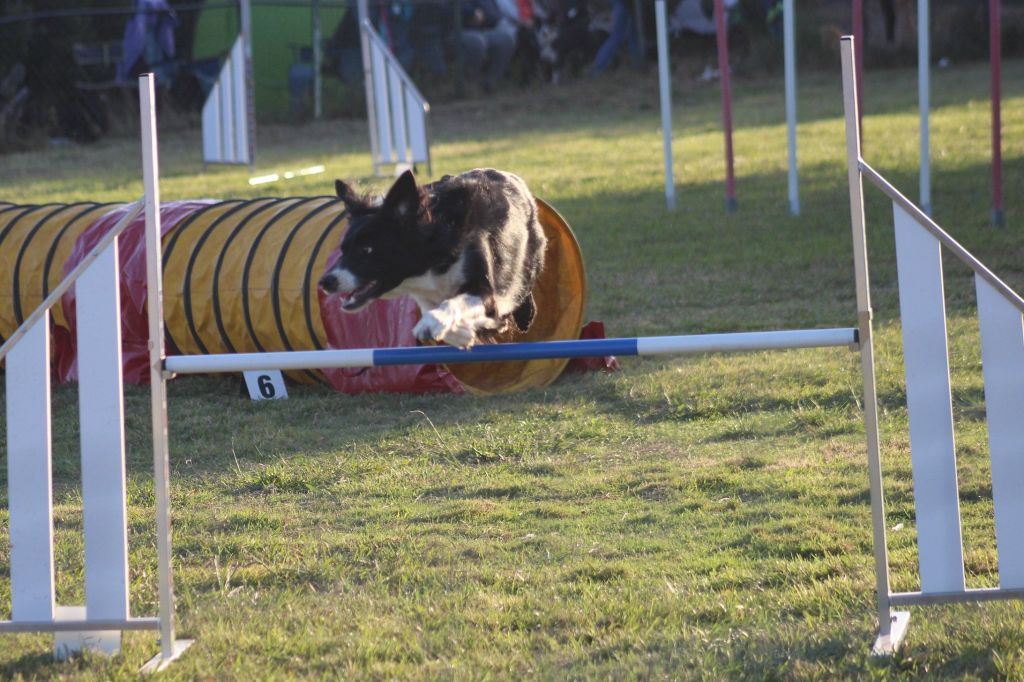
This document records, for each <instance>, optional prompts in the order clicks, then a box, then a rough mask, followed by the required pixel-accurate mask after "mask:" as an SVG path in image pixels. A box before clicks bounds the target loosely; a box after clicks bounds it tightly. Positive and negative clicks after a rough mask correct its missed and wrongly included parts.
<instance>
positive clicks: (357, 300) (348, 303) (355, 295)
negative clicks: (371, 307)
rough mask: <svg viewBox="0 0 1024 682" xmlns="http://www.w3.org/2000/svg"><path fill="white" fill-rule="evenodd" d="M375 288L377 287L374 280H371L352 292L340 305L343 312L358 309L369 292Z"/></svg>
mask: <svg viewBox="0 0 1024 682" xmlns="http://www.w3.org/2000/svg"><path fill="white" fill-rule="evenodd" d="M375 286H377V282H376V280H371V281H369V282H367V283H366V284H364V285H363V286H361V287H358V288H357V289H355V290H353V291H352V293H350V294H349V295H348V298H347V299H345V302H344V303H342V304H341V307H342V308H343V309H345V310H355V309H356V308H359V307H360V306H362V305H363V303H365V302H366V299H367V298H368V295H369V293H370V290H371V289H373V288H374V287H375Z"/></svg>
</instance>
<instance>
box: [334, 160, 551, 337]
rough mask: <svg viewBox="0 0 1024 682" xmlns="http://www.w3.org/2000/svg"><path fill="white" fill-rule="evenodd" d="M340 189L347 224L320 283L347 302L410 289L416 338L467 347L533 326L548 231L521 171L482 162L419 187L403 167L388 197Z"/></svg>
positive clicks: (349, 305)
mask: <svg viewBox="0 0 1024 682" xmlns="http://www.w3.org/2000/svg"><path fill="white" fill-rule="evenodd" d="M335 189H336V190H337V193H338V197H339V198H340V199H341V200H342V201H343V202H344V203H345V207H346V208H347V209H348V211H349V222H348V229H347V230H346V231H345V235H344V236H343V237H342V240H341V257H340V258H339V259H338V260H337V261H336V262H335V263H334V264H333V265H332V266H331V267H330V268H329V269H328V270H327V272H326V273H325V274H324V276H323V277H322V278H321V279H320V288H321V289H323V290H324V291H325V292H327V293H337V292H343V293H344V292H347V293H348V298H347V299H346V300H345V302H344V303H343V304H342V306H341V307H342V310H345V311H349V312H353V311H356V310H359V309H361V308H362V307H364V306H365V305H366V304H368V303H370V302H371V301H373V300H374V299H377V298H384V299H389V298H397V297H399V296H411V297H412V298H413V299H414V300H415V301H416V303H417V304H418V305H419V307H420V312H421V313H422V318H421V319H420V321H419V322H418V323H417V324H416V326H415V327H414V328H413V334H414V335H415V336H416V338H417V339H419V340H421V341H437V342H443V343H447V344H450V345H452V346H459V347H461V348H469V347H470V346H472V345H473V344H475V343H477V342H480V341H488V340H492V339H493V338H494V337H495V336H497V335H498V334H500V333H502V332H504V331H507V330H509V329H518V330H519V331H522V332H525V331H526V330H527V329H529V327H530V324H531V323H532V322H533V318H534V315H535V314H536V307H535V304H534V299H533V287H534V284H536V282H537V276H538V274H539V273H540V271H541V269H542V268H543V267H544V249H545V247H546V245H547V239H546V238H545V236H544V231H543V229H542V228H541V225H540V223H539V222H538V220H537V203H536V200H535V199H534V197H533V194H532V193H531V192H530V190H529V189H528V188H527V186H526V183H525V182H523V180H522V179H521V178H520V177H518V176H516V175H513V174H512V173H505V172H503V171H498V170H494V169H491V168H484V169H476V170H471V171H468V172H466V173H463V174H462V175H457V176H448V175H446V176H444V177H443V178H441V179H440V180H438V181H437V182H434V183H431V184H429V185H423V186H418V185H417V184H416V179H415V178H414V177H413V174H412V172H411V171H406V172H404V173H403V174H402V175H401V176H400V177H399V178H398V179H397V180H396V181H395V184H394V185H392V187H391V189H389V190H388V192H387V194H386V195H384V196H383V197H374V196H369V195H364V194H359V193H357V192H356V191H355V190H353V189H352V187H350V186H349V185H347V184H345V183H344V182H342V181H341V180H338V181H336V182H335Z"/></svg>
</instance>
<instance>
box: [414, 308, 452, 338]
mask: <svg viewBox="0 0 1024 682" xmlns="http://www.w3.org/2000/svg"><path fill="white" fill-rule="evenodd" d="M450 325H451V320H450V319H448V318H447V316H445V315H444V313H443V312H441V311H440V310H428V311H427V312H425V313H423V317H421V318H420V321H419V322H417V323H416V326H415V327H413V328H412V334H413V336H415V337H416V338H417V339H418V340H420V341H444V336H445V333H446V332H447V331H448V327H449V326H450Z"/></svg>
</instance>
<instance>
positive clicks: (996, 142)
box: [988, 0, 1005, 227]
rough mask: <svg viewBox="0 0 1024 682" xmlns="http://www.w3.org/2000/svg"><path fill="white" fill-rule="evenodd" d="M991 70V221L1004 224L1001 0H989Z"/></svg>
mask: <svg viewBox="0 0 1024 682" xmlns="http://www.w3.org/2000/svg"><path fill="white" fill-rule="evenodd" d="M988 38H989V41H988V50H989V70H990V72H991V79H992V224H993V225H994V226H996V227H1002V226H1003V224H1004V222H1005V217H1004V215H1003V144H1002V135H1003V130H1002V127H1003V126H1002V115H1001V109H1002V101H1001V100H1002V87H1001V84H1000V81H1001V80H1002V30H1001V21H1000V2H999V0H989V2H988Z"/></svg>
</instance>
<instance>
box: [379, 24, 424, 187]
mask: <svg viewBox="0 0 1024 682" xmlns="http://www.w3.org/2000/svg"><path fill="white" fill-rule="evenodd" d="M363 35H364V36H365V38H366V42H367V44H368V46H369V52H370V68H369V74H368V78H369V79H370V83H369V85H368V88H367V89H368V91H369V92H371V93H372V96H373V106H372V107H371V106H369V103H368V105H367V110H368V112H369V116H370V126H371V129H372V130H373V132H374V135H371V140H373V141H374V143H375V145H376V148H375V149H374V150H373V166H374V172H377V169H378V167H379V166H381V165H385V164H408V165H413V164H417V163H424V164H426V166H427V173H428V174H429V173H430V172H431V169H430V137H429V135H428V132H427V114H428V113H429V112H430V105H429V104H428V103H427V101H426V100H425V99H424V98H423V95H422V94H420V91H419V90H418V89H417V88H416V85H415V84H414V83H413V82H412V79H411V78H409V74H407V73H406V72H405V70H404V69H403V68H402V65H401V64H400V63H399V61H398V60H397V59H396V58H395V56H394V55H393V54H391V51H390V50H389V49H388V46H387V44H386V43H385V42H384V41H383V40H382V39H381V37H380V36H379V35H378V34H377V32H376V31H375V30H374V29H373V26H372V25H371V24H369V23H368V22H367V23H364V25H363ZM374 137H376V139H375V140H374Z"/></svg>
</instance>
